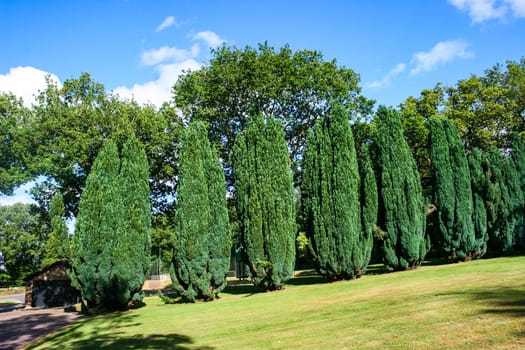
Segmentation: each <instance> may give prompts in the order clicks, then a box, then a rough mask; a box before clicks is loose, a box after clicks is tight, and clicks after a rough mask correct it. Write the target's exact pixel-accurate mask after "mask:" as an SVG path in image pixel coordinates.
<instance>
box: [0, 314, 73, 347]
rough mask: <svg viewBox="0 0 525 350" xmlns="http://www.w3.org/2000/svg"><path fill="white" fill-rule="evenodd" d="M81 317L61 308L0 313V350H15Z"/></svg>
mask: <svg viewBox="0 0 525 350" xmlns="http://www.w3.org/2000/svg"><path fill="white" fill-rule="evenodd" d="M80 317H82V316H81V315H80V314H79V313H76V312H64V311H63V309H62V308H50V309H23V310H16V311H10V312H3V313H0V349H2V350H15V349H18V348H20V347H22V346H25V345H28V344H30V343H32V342H34V341H35V340H36V339H38V338H40V337H42V336H44V335H46V334H49V333H51V332H53V331H56V330H58V329H60V328H63V327H65V326H67V325H69V324H71V323H73V322H74V321H76V320H78V319H79V318H80Z"/></svg>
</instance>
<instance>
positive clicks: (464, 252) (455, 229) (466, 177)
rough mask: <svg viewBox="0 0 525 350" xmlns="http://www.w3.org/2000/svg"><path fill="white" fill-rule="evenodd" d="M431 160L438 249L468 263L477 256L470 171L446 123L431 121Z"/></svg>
mask: <svg viewBox="0 0 525 350" xmlns="http://www.w3.org/2000/svg"><path fill="white" fill-rule="evenodd" d="M430 159H431V161H432V189H433V194H434V203H435V205H436V207H437V225H436V229H437V231H438V233H439V234H438V236H439V242H438V249H441V250H443V251H444V252H445V253H446V254H447V255H448V257H449V259H451V260H454V261H460V260H469V259H471V258H473V257H475V256H477V255H478V252H477V246H476V240H475V234H474V224H473V222H472V214H473V209H472V190H471V179H470V170H469V167H468V162H467V158H466V155H465V149H464V146H463V142H462V141H461V138H460V136H459V133H458V132H457V129H456V128H455V126H454V125H453V124H452V123H451V122H450V121H448V120H446V119H445V120H439V119H435V118H434V119H431V120H430Z"/></svg>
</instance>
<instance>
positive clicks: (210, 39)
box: [191, 30, 226, 48]
mask: <svg viewBox="0 0 525 350" xmlns="http://www.w3.org/2000/svg"><path fill="white" fill-rule="evenodd" d="M191 38H192V39H193V40H202V41H204V42H205V43H206V45H208V47H212V48H215V47H218V46H220V45H222V44H223V43H224V42H226V40H224V39H223V38H221V37H220V36H219V35H217V33H214V32H212V31H209V30H206V31H202V32H198V33H196V34H193V35H192V37H191Z"/></svg>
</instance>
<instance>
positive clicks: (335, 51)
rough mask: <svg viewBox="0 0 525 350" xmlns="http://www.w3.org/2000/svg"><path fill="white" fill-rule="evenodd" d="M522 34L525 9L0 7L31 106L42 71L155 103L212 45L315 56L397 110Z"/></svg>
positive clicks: (500, 5)
mask: <svg viewBox="0 0 525 350" xmlns="http://www.w3.org/2000/svg"><path fill="white" fill-rule="evenodd" d="M524 37H525V0H425V1H422V0H403V1H391V0H374V1H352V0H339V1H334V0H324V1H314V0H311V1H308V0H307V1H304V0H303V1H293V0H290V1H284V0H281V1H273V0H267V1H246V0H245V1H241V0H236V1H234V0H230V1H226V0H223V1H189V0H188V1H186V0H172V1H138V0H106V1H97V0H92V1H80V0H78V1H62V0H56V1H16V0H0V91H12V92H14V93H15V94H17V95H19V96H21V97H23V98H24V100H25V102H26V104H30V103H31V102H32V96H33V95H34V93H35V92H36V91H38V90H39V89H42V88H43V87H44V85H43V84H44V83H43V82H44V79H43V77H44V76H45V75H46V74H51V75H52V77H53V78H54V79H55V80H56V81H57V82H58V83H60V82H63V81H64V80H65V79H68V78H72V77H73V78H74V77H78V76H79V75H80V74H81V73H82V72H88V73H90V74H91V76H92V77H93V79H95V80H96V81H98V82H101V83H102V84H104V86H105V87H106V90H107V91H114V92H116V93H118V94H119V95H120V96H122V97H126V98H130V97H133V98H135V99H136V100H137V101H139V102H146V101H150V102H152V103H155V104H160V103H161V102H162V101H165V100H167V99H169V98H170V87H171V86H172V85H173V83H174V82H175V81H176V79H177V75H178V74H179V73H180V72H181V71H182V70H183V69H198V68H199V67H201V66H202V65H205V64H206V62H207V61H208V60H209V58H210V53H209V52H210V48H211V47H216V46H217V45H221V44H222V43H226V44H227V45H235V46H237V47H244V46H246V45H249V46H256V45H257V44H258V43H262V42H265V41H267V42H268V44H269V45H271V46H273V47H275V48H279V47H281V46H282V45H285V44H289V45H290V46H291V48H292V49H294V50H301V49H311V50H319V51H321V52H322V53H323V55H324V57H325V59H327V60H331V59H336V60H337V62H338V64H339V65H341V66H345V67H347V68H351V69H353V70H354V71H356V72H357V73H359V74H360V76H361V87H362V88H363V90H362V93H363V94H364V95H365V96H366V97H368V98H372V99H375V100H376V101H377V104H386V105H393V106H397V105H398V104H399V103H401V102H403V101H404V100H405V99H406V98H407V97H408V96H417V95H419V93H420V92H421V90H422V89H425V88H432V87H433V86H434V85H435V84H436V83H437V82H442V83H444V84H449V85H451V84H454V83H456V82H457V81H458V80H459V79H464V78H468V77H469V76H470V75H471V74H483V70H485V69H487V68H490V67H492V66H493V65H494V64H496V63H504V62H505V61H506V60H519V59H520V58H521V57H522V56H525V50H524V48H525V44H524V43H525V40H524V39H523V38H524ZM17 198H18V197H17ZM13 200H16V199H13ZM2 201H3V202H4V203H5V201H7V199H6V198H3V199H0V203H2Z"/></svg>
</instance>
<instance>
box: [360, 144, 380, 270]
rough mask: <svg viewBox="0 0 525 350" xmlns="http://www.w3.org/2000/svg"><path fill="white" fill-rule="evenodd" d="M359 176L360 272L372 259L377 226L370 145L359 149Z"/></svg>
mask: <svg viewBox="0 0 525 350" xmlns="http://www.w3.org/2000/svg"><path fill="white" fill-rule="evenodd" d="M358 160H359V174H360V177H361V199H360V201H361V225H362V229H363V235H362V237H361V239H360V243H359V246H360V248H361V251H362V255H361V257H362V258H361V259H362V260H361V262H358V263H357V265H358V266H360V270H361V271H362V272H365V271H366V268H367V267H368V263H369V262H370V259H371V257H372V248H373V242H374V226H375V225H376V224H377V214H378V194H377V182H376V176H375V174H374V168H373V165H372V159H371V158H370V144H364V145H362V146H361V147H360V149H359V158H358Z"/></svg>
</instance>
